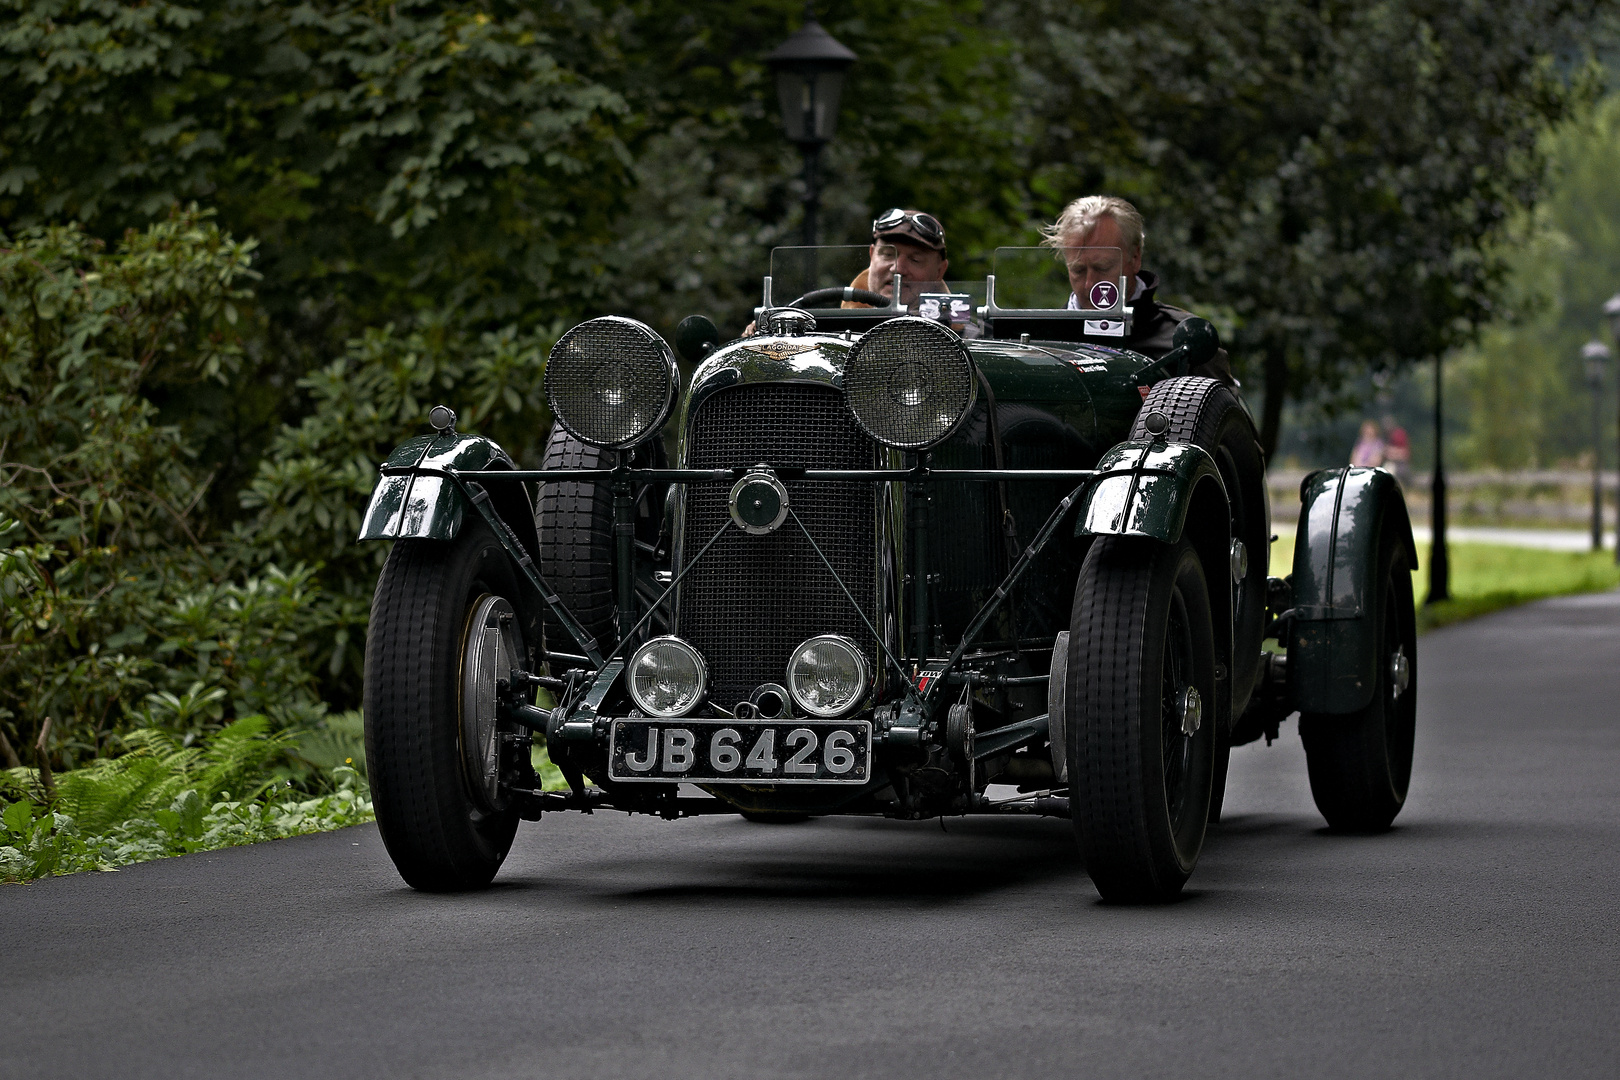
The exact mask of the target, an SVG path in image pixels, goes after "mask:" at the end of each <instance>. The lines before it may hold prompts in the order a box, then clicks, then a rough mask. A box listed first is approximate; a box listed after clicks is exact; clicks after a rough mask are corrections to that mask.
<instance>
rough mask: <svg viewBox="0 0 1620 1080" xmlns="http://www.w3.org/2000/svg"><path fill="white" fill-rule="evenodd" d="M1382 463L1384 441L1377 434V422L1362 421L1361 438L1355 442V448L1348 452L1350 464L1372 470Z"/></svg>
mask: <svg viewBox="0 0 1620 1080" xmlns="http://www.w3.org/2000/svg"><path fill="white" fill-rule="evenodd" d="M1383 463H1384V440H1383V437H1382V436H1381V435H1379V434H1378V421H1376V420H1364V421H1362V423H1361V437H1360V438H1359V439H1357V440H1356V448H1355V449H1354V450H1352V451H1350V464H1352V465H1359V466H1362V467H1363V468H1368V469H1373V468H1377V467H1378V466H1379V465H1382V464H1383Z"/></svg>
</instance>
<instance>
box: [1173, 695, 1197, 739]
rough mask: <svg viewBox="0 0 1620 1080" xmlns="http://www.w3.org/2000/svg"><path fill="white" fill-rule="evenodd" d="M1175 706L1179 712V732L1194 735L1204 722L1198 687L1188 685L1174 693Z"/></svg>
mask: <svg viewBox="0 0 1620 1080" xmlns="http://www.w3.org/2000/svg"><path fill="white" fill-rule="evenodd" d="M1176 708H1177V710H1178V711H1179V712H1180V714H1181V733H1182V734H1183V735H1189V736H1191V735H1196V734H1198V728H1199V726H1200V725H1202V724H1203V722H1204V697H1203V695H1202V694H1200V693H1199V692H1198V687H1196V686H1188V687H1185V688H1183V689H1182V691H1181V693H1179V694H1177V695H1176Z"/></svg>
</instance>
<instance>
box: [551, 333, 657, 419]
mask: <svg viewBox="0 0 1620 1080" xmlns="http://www.w3.org/2000/svg"><path fill="white" fill-rule="evenodd" d="M680 389H681V376H680V369H679V368H677V367H676V366H675V354H674V353H673V352H672V351H671V350H670V347H669V345H668V343H667V342H665V341H664V339H663V338H661V337H659V336H658V335H657V334H655V333H653V331H652V328H651V327H649V326H647V325H646V324H645V323H641V322H637V321H636V320H635V319H626V318H624V317H623V316H620V315H604V316H602V317H601V318H600V319H591V320H590V321H588V322H582V323H580V324H579V325H578V326H576V327H574V328H573V329H572V330H570V331H568V333H566V334H564V335H563V336H562V339H561V340H559V341H558V342H557V346H556V348H554V349H552V350H551V359H549V360H548V361H546V400H547V401H548V402H550V404H551V412H552V415H554V416H555V417H556V418H557V420H558V421H559V422H560V423H561V424H562V426H563V427H565V428H567V429H568V431H569V433H570V434H572V435H574V436H575V437H576V438H578V439H579V440H580V441H581V442H587V443H590V444H591V445H592V446H603V447H608V448H610V449H614V450H623V449H626V448H628V447H631V446H634V445H635V444H636V443H638V442H640V441H641V440H643V439H645V438H646V437H647V436H649V435H651V434H652V433H653V432H655V431H657V430H658V429H659V427H661V426H662V425H663V423H664V421H665V420H667V419H668V418H669V412H670V410H671V409H672V408H674V405H675V398H676V396H677V395H678V394H679V393H680Z"/></svg>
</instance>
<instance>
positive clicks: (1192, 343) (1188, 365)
mask: <svg viewBox="0 0 1620 1080" xmlns="http://www.w3.org/2000/svg"><path fill="white" fill-rule="evenodd" d="M1170 344H1171V345H1172V346H1173V347H1174V348H1173V350H1172V352H1171V353H1169V354H1166V356H1165V359H1166V360H1170V358H1171V356H1174V357H1175V360H1174V364H1175V371H1176V373H1177V374H1186V373H1187V372H1188V371H1191V370H1192V369H1193V368H1195V367H1197V366H1198V365H1199V364H1207V363H1209V361H1211V360H1213V359H1214V358H1215V354H1216V353H1217V352H1219V351H1220V348H1221V335H1220V331H1218V330H1216V329H1215V324H1214V323H1212V322H1210V321H1209V320H1208V319H1200V318H1198V317H1197V316H1196V315H1195V316H1193V317H1192V318H1190V319H1186V320H1184V321H1183V322H1182V323H1181V325H1180V326H1178V327H1176V332H1175V334H1174V335H1173V336H1172V337H1171V338H1170ZM1166 366H1168V365H1166Z"/></svg>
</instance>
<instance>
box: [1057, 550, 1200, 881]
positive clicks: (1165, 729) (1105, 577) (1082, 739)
mask: <svg viewBox="0 0 1620 1080" xmlns="http://www.w3.org/2000/svg"><path fill="white" fill-rule="evenodd" d="M1066 681H1067V685H1066V688H1065V692H1064V711H1065V714H1066V715H1065V717H1064V721H1065V722H1064V728H1065V736H1066V739H1067V744H1068V746H1067V751H1068V766H1069V797H1070V800H1071V806H1072V808H1073V812H1074V829H1075V835H1076V837H1077V839H1078V840H1079V843H1080V850H1081V853H1082V855H1083V856H1084V858H1085V863H1086V871H1087V872H1088V873H1089V874H1090V875H1091V880H1092V881H1093V882H1094V883H1095V884H1096V886H1097V891H1098V892H1099V893H1101V894H1102V897H1103V899H1104V900H1108V901H1116V902H1125V903H1141V902H1159V901H1164V900H1169V899H1171V898H1173V897H1174V896H1175V895H1176V894H1177V893H1178V892H1180V891H1181V887H1182V886H1183V885H1184V884H1185V883H1186V881H1187V878H1188V876H1189V875H1190V874H1191V873H1192V870H1193V867H1194V865H1196V863H1197V861H1198V855H1199V852H1200V851H1201V850H1202V848H1203V843H1204V832H1205V826H1206V822H1207V818H1208V815H1209V803H1210V794H1211V786H1212V783H1213V780H1214V765H1215V762H1214V758H1215V743H1216V731H1215V726H1216V725H1215V721H1214V718H1215V717H1216V716H1217V715H1218V713H1217V710H1216V709H1215V693H1216V684H1215V630H1214V624H1213V621H1212V619H1211V613H1210V602H1209V586H1208V583H1207V581H1206V580H1205V577H1204V569H1203V565H1202V563H1201V562H1200V561H1199V558H1198V553H1197V551H1196V550H1195V549H1194V548H1193V546H1192V543H1191V542H1190V541H1189V540H1187V539H1183V540H1182V541H1181V542H1180V543H1177V544H1169V545H1167V544H1161V543H1158V542H1156V541H1146V540H1139V539H1129V538H1123V537H1102V538H1099V539H1098V540H1097V541H1096V542H1095V543H1094V544H1093V545H1092V547H1091V550H1090V551H1089V552H1088V553H1087V555H1086V561H1085V564H1084V566H1083V567H1082V568H1081V571H1080V580H1079V583H1078V584H1077V586H1076V589H1075V601H1074V612H1073V616H1072V621H1071V624H1070V630H1069V658H1068V671H1067V672H1066ZM1189 691H1190V692H1191V693H1192V694H1194V695H1196V696H1195V697H1189Z"/></svg>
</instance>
